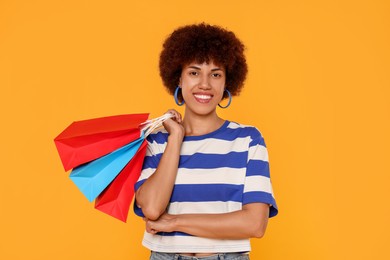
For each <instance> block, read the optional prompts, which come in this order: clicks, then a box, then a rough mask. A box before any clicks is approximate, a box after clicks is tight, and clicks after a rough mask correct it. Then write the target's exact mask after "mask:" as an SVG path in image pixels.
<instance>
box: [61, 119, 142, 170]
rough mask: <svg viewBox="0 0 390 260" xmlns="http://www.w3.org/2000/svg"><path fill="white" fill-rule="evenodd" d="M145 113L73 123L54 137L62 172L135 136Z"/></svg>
mask: <svg viewBox="0 0 390 260" xmlns="http://www.w3.org/2000/svg"><path fill="white" fill-rule="evenodd" d="M148 116H149V114H147V113H144V114H128V115H116V116H109V117H102V118H94V119H88V120H82V121H76V122H73V123H72V124H71V125H70V126H68V127H67V128H66V129H65V130H64V131H63V132H62V133H60V134H59V135H58V136H57V137H56V138H55V139H54V142H55V145H56V147H57V150H58V153H59V155H60V158H61V161H62V164H63V166H64V169H65V171H68V170H70V169H72V168H75V167H77V166H79V165H81V164H84V163H86V162H89V161H92V160H94V159H97V158H99V157H101V156H103V155H106V154H108V153H110V152H112V151H114V150H116V149H118V148H120V147H122V146H124V145H125V144H128V143H130V142H132V141H134V140H136V139H138V138H139V137H140V136H141V129H140V125H141V124H142V123H144V122H145V121H146V120H147V119H148Z"/></svg>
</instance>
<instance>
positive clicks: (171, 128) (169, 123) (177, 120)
mask: <svg viewBox="0 0 390 260" xmlns="http://www.w3.org/2000/svg"><path fill="white" fill-rule="evenodd" d="M166 113H170V114H172V115H173V116H174V117H172V118H170V119H167V120H165V121H164V123H163V126H164V128H165V130H167V132H168V133H169V135H177V136H178V137H179V138H181V139H183V137H184V134H185V131H184V127H183V125H182V122H183V121H182V119H181V114H180V113H179V112H177V111H176V110H174V109H169V110H168V111H167V112H166Z"/></svg>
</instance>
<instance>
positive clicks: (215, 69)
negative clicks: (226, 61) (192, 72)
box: [188, 66, 222, 71]
mask: <svg viewBox="0 0 390 260" xmlns="http://www.w3.org/2000/svg"><path fill="white" fill-rule="evenodd" d="M188 68H191V69H196V70H201V68H200V67H198V66H188ZM217 70H222V69H221V68H218V67H217V68H214V69H211V71H217Z"/></svg>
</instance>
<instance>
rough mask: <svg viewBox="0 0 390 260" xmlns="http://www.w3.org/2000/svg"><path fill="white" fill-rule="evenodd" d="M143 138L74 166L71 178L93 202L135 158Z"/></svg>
mask: <svg viewBox="0 0 390 260" xmlns="http://www.w3.org/2000/svg"><path fill="white" fill-rule="evenodd" d="M143 140H144V138H143V137H141V138H139V139H137V140H135V141H133V142H131V143H130V144H127V145H125V146H123V147H121V148H119V149H117V150H115V151H113V152H111V153H109V154H107V155H105V156H103V157H101V158H98V159H96V160H93V161H91V162H89V163H86V164H83V165H80V166H78V167H76V168H74V169H73V170H72V172H71V173H70V176H69V177H70V179H71V180H72V181H73V182H74V184H76V186H77V187H78V188H79V190H80V191H81V192H82V193H83V194H84V195H85V197H87V199H88V200H89V201H90V202H92V201H93V200H94V199H95V198H96V197H97V196H98V195H99V194H100V193H101V192H102V191H103V190H104V189H105V188H106V187H107V186H108V185H109V184H110V183H111V182H112V180H114V178H115V177H116V176H117V175H118V174H119V172H120V171H122V169H123V168H124V167H125V166H126V164H127V163H128V162H129V161H130V160H131V159H132V158H133V156H134V155H135V153H136V152H137V151H138V149H139V147H140V146H141V144H142V142H143Z"/></svg>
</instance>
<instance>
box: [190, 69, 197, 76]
mask: <svg viewBox="0 0 390 260" xmlns="http://www.w3.org/2000/svg"><path fill="white" fill-rule="evenodd" d="M188 74H190V75H191V76H197V75H199V73H198V72H197V71H195V70H193V71H190V72H189V73H188Z"/></svg>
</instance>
